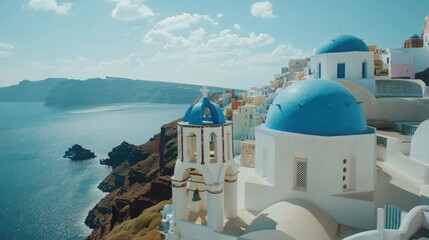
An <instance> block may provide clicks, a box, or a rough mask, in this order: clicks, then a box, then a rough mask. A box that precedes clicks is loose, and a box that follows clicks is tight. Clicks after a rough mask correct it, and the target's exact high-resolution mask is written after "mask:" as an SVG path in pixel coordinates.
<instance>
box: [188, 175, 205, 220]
mask: <svg viewBox="0 0 429 240" xmlns="http://www.w3.org/2000/svg"><path fill="white" fill-rule="evenodd" d="M186 188H187V207H188V209H189V212H188V221H189V222H193V223H196V224H201V225H207V189H206V182H205V178H204V176H203V175H202V174H201V173H200V172H199V171H198V170H196V169H194V168H191V169H189V175H188V178H187V186H186Z"/></svg>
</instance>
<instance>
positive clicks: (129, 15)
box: [112, 0, 155, 21]
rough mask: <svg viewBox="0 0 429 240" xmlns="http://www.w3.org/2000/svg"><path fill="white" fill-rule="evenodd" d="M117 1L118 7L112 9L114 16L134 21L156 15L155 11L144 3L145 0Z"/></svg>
mask: <svg viewBox="0 0 429 240" xmlns="http://www.w3.org/2000/svg"><path fill="white" fill-rule="evenodd" d="M116 2H117V4H116V7H115V8H114V9H113V10H112V17H113V18H116V19H119V20H123V21H134V20H137V19H142V18H151V17H153V16H155V13H154V12H153V11H152V10H151V9H150V8H149V7H147V6H146V5H145V4H144V0H116Z"/></svg>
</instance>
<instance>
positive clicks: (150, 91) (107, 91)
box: [0, 77, 224, 107]
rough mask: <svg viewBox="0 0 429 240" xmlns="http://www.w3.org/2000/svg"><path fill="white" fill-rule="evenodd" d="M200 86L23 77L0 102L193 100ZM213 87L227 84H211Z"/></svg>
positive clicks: (0, 94) (83, 103)
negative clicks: (29, 78)
mask: <svg viewBox="0 0 429 240" xmlns="http://www.w3.org/2000/svg"><path fill="white" fill-rule="evenodd" d="M200 88H201V86H198V85H192V84H182V83H171V82H159V81H148V80H131V79H126V78H113V77H106V78H105V79H101V78H93V79H87V80H73V79H67V78H48V79H45V80H40V81H28V80H23V81H21V82H20V83H19V84H17V85H13V86H8V87H0V101H1V102H44V104H45V105H46V106H57V107H79V106H88V105H102V104H112V103H131V102H153V103H170V104H174V103H179V104H180V103H190V102H192V101H193V100H194V99H195V98H196V97H197V96H198V95H199V94H200ZM210 90H211V91H223V90H224V88H218V87H210Z"/></svg>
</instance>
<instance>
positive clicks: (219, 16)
mask: <svg viewBox="0 0 429 240" xmlns="http://www.w3.org/2000/svg"><path fill="white" fill-rule="evenodd" d="M216 16H217V18H222V17H223V16H225V14H223V13H218V14H217V15H216Z"/></svg>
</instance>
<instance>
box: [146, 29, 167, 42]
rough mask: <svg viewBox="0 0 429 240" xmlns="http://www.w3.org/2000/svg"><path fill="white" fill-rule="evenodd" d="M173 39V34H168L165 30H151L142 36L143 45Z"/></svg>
mask: <svg viewBox="0 0 429 240" xmlns="http://www.w3.org/2000/svg"><path fill="white" fill-rule="evenodd" d="M172 37H173V34H171V33H169V32H168V31H167V30H165V29H151V30H149V32H147V33H146V34H145V35H144V36H143V42H144V43H148V44H150V43H153V42H154V40H165V39H170V38H172Z"/></svg>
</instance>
